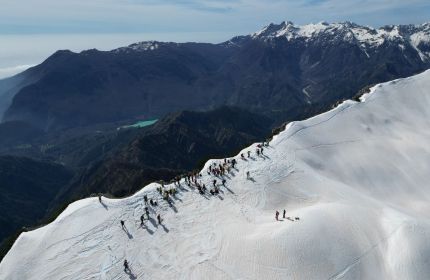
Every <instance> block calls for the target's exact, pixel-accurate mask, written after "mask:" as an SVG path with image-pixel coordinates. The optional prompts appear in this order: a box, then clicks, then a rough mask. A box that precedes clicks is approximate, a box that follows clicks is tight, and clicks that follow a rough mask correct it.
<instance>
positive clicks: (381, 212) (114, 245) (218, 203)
mask: <svg viewBox="0 0 430 280" xmlns="http://www.w3.org/2000/svg"><path fill="white" fill-rule="evenodd" d="M364 100H365V101H364V102H362V103H356V102H353V101H348V102H345V103H343V104H341V105H340V106H339V107H337V108H336V109H334V110H332V111H330V112H327V113H324V114H322V115H319V116H316V117H314V118H311V119H309V120H306V121H302V122H294V123H291V124H290V125H288V128H287V130H286V131H284V132H282V133H281V134H280V135H278V136H276V137H275V138H274V139H273V140H272V141H271V143H270V147H268V148H266V149H265V156H264V157H261V156H260V157H258V156H256V155H255V153H254V151H255V148H256V147H255V145H254V146H251V147H249V148H248V149H249V150H251V151H252V153H253V157H252V159H248V160H246V161H244V160H241V159H240V156H239V157H237V158H238V161H239V163H238V170H237V171H236V170H233V172H232V174H230V175H229V176H228V179H227V187H226V188H225V187H221V190H222V193H221V194H220V195H219V197H212V196H211V195H206V196H202V195H200V194H199V193H198V192H197V191H196V190H195V189H193V188H190V187H188V186H186V185H185V184H184V183H182V187H181V188H180V189H179V193H178V195H177V198H176V199H175V200H174V204H173V206H172V207H169V206H168V204H166V203H165V202H164V201H163V200H162V199H161V197H160V195H158V193H157V191H156V190H155V188H156V187H157V185H156V184H152V185H149V186H147V187H146V188H144V189H143V190H142V191H140V192H139V193H137V194H136V195H134V196H133V197H130V198H127V199H121V200H119V199H117V200H114V199H107V198H104V199H103V201H104V205H102V204H100V203H99V202H98V200H97V198H89V199H85V200H81V201H78V202H76V203H73V204H72V205H70V206H69V207H68V208H67V209H66V210H65V211H64V212H63V213H62V214H61V215H60V216H59V217H58V218H57V219H56V220H55V221H54V222H53V223H51V224H49V225H47V226H45V227H42V228H40V229H38V230H35V231H32V232H28V233H24V234H22V235H21V236H20V237H19V238H18V240H17V241H16V243H15V244H14V246H13V248H12V249H11V251H10V252H9V253H8V254H7V256H6V257H5V258H4V260H3V261H2V263H1V264H0V279H56V280H57V279H426V278H427V277H428V275H430V263H429V262H430V243H429V242H428V240H429V238H430V186H429V184H428V183H429V181H430V173H429V172H428V168H429V166H430V146H429V145H428V143H429V140H430V121H429V120H430V110H429V108H430V71H427V72H425V73H422V74H420V75H417V76H414V77H411V78H407V79H402V80H397V81H393V82H389V83H386V84H382V85H378V86H376V87H374V88H373V89H372V93H371V94H369V95H366V96H365V97H364ZM248 149H246V150H245V151H247V150H248ZM214 161H215V162H219V161H217V160H214ZM209 164H211V162H208V163H207V164H206V166H205V169H206V168H207V167H208V166H209ZM247 171H249V172H250V175H251V177H252V179H246V175H245V174H246V172H247ZM202 174H203V178H202V181H203V182H205V183H206V185H210V181H211V180H212V179H213V178H212V177H211V176H209V175H208V174H207V172H206V171H202ZM218 181H219V180H218ZM169 187H170V186H167V187H166V188H169ZM144 194H148V195H149V196H150V197H153V198H157V199H158V201H159V203H160V206H158V207H156V208H155V209H152V208H151V218H152V220H151V221H150V222H148V223H147V226H146V227H145V228H141V227H140V226H139V223H140V221H139V217H140V215H141V214H142V212H143V204H144V203H143V199H142V198H143V195H144ZM282 209H286V210H287V216H288V217H292V220H290V219H281V221H276V220H275V219H274V212H275V210H282ZM153 210H155V211H156V212H157V213H160V214H161V215H162V217H163V219H164V221H163V225H162V226H161V225H159V226H157V225H155V224H156V223H155V219H156V218H155V214H153ZM281 215H282V212H281ZM295 217H299V218H300V220H298V221H295V220H294V218H295ZM121 219H122V220H125V221H126V228H127V232H126V231H124V230H122V229H121V226H120V220H121ZM125 258H126V259H127V260H128V261H129V262H130V267H131V271H132V272H131V273H128V274H127V273H125V272H124V271H123V266H122V263H123V260H124V259H125Z"/></svg>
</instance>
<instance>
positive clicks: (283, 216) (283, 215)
mask: <svg viewBox="0 0 430 280" xmlns="http://www.w3.org/2000/svg"><path fill="white" fill-rule="evenodd" d="M286 213H287V211H285V209H284V213H283V214H282V218H284V219H285V214H286Z"/></svg>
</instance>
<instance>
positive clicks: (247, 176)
mask: <svg viewBox="0 0 430 280" xmlns="http://www.w3.org/2000/svg"><path fill="white" fill-rule="evenodd" d="M246 179H249V171H246Z"/></svg>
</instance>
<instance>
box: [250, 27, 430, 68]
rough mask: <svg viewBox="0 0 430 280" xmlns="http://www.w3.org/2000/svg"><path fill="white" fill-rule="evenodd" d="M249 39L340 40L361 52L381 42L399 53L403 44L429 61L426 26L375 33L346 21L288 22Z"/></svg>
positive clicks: (391, 28)
mask: <svg viewBox="0 0 430 280" xmlns="http://www.w3.org/2000/svg"><path fill="white" fill-rule="evenodd" d="M251 38H253V39H259V40H265V41H267V40H272V39H275V38H286V39H287V40H288V41H293V40H296V39H299V40H305V41H307V42H309V41H313V40H320V39H323V40H325V41H327V42H329V41H333V40H338V39H341V40H343V41H347V42H351V43H356V44H357V45H359V46H360V48H362V49H363V50H364V51H366V50H367V49H371V48H377V47H379V46H381V45H382V44H384V43H385V42H394V43H396V44H398V46H399V48H401V49H404V46H405V44H410V45H411V46H412V47H414V48H415V49H416V50H417V52H418V53H419V55H420V57H421V59H422V60H427V59H429V58H430V47H429V42H430V23H423V24H420V25H390V26H384V27H381V28H378V29H375V28H372V27H369V26H361V25H358V24H355V23H352V22H348V21H347V22H341V23H327V22H319V23H312V24H307V25H295V24H294V23H292V22H290V21H288V22H282V23H281V24H273V23H271V24H269V25H267V26H266V27H264V28H263V29H262V30H260V31H257V32H255V33H253V34H251Z"/></svg>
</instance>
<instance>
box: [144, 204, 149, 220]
mask: <svg viewBox="0 0 430 280" xmlns="http://www.w3.org/2000/svg"><path fill="white" fill-rule="evenodd" d="M145 214H146V216H147V217H148V219H149V210H148V207H145Z"/></svg>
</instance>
